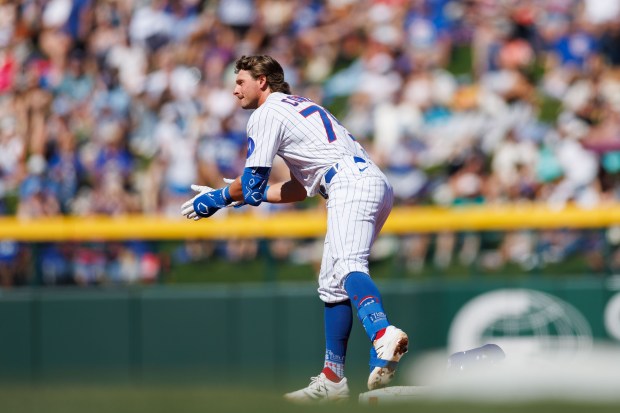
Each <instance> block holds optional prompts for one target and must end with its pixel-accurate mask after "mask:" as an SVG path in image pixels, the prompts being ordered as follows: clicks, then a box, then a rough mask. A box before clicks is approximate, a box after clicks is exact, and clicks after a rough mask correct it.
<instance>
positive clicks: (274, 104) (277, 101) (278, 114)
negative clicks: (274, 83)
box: [250, 92, 290, 122]
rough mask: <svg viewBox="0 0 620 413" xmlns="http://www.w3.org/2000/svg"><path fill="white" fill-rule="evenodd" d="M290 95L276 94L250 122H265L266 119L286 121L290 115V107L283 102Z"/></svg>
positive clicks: (256, 111)
mask: <svg viewBox="0 0 620 413" xmlns="http://www.w3.org/2000/svg"><path fill="white" fill-rule="evenodd" d="M288 96H289V95H286V94H284V93H280V92H275V93H272V94H270V95H269V97H268V98H267V100H266V101H265V102H264V103H263V104H262V105H261V106H260V107H259V108H258V109H256V110H255V111H254V112H253V113H252V115H251V116H250V122H264V120H265V119H276V120H280V121H284V120H285V119H286V118H287V117H288V115H289V113H288V112H289V111H290V109H289V106H290V105H287V104H286V103H284V102H283V100H285V99H286V98H287V97H288Z"/></svg>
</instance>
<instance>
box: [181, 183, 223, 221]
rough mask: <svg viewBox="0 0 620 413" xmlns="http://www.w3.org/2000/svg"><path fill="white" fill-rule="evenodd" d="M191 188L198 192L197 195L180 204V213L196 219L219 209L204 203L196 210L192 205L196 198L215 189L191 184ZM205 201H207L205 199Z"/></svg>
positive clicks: (208, 215)
mask: <svg viewBox="0 0 620 413" xmlns="http://www.w3.org/2000/svg"><path fill="white" fill-rule="evenodd" d="M191 188H192V190H194V191H196V192H198V195H196V196H194V197H193V198H192V199H190V200H189V201H186V202H185V203H184V204H183V205H182V206H181V215H184V216H185V218H187V219H193V220H194V221H198V220H199V219H200V218H208V217H210V216H211V215H213V214H215V213H216V212H217V211H218V210H219V209H220V208H218V207H215V205H213V206H212V207H209V206H208V205H206V204H205V206H204V208H202V207H200V208H201V210H200V211H197V210H196V207H195V206H194V203H195V202H196V200H197V199H198V198H200V197H201V196H203V195H206V194H208V193H210V192H213V191H215V190H214V189H213V188H211V187H210V186H203V185H192V186H191ZM207 202H209V201H208V200H207ZM203 204H204V203H203Z"/></svg>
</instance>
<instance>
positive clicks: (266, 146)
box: [245, 92, 368, 196]
mask: <svg viewBox="0 0 620 413" xmlns="http://www.w3.org/2000/svg"><path fill="white" fill-rule="evenodd" d="M247 133H248V158H247V160H246V164H245V166H246V167H256V166H268V167H271V166H272V163H273V158H274V157H275V155H279V156H280V157H281V158H282V159H283V160H284V162H285V163H286V165H287V166H288V168H289V169H290V171H291V173H292V174H293V176H294V177H295V178H296V179H297V180H298V181H299V182H300V183H301V184H302V185H303V186H304V187H305V188H306V192H307V194H308V196H314V195H316V193H317V191H318V187H319V184H320V181H321V177H322V176H323V175H324V173H325V171H326V170H327V169H329V168H330V167H331V166H332V165H334V164H335V163H336V162H338V161H339V160H341V159H342V158H343V157H345V156H347V155H349V156H359V157H364V158H367V157H368V155H367V154H366V153H365V151H364V149H363V148H362V147H361V145H360V144H359V143H357V142H356V141H355V140H354V139H353V137H352V136H351V134H349V132H348V131H347V129H346V128H345V127H344V126H342V125H341V124H340V123H339V122H338V121H337V120H336V118H335V117H334V116H333V115H332V114H331V113H329V112H328V111H327V110H326V109H325V108H323V107H322V106H320V105H318V104H316V103H314V102H312V101H311V100H309V99H307V98H304V97H301V96H295V95H286V94H284V93H279V92H275V93H272V94H270V95H269V97H268V98H267V100H266V101H265V102H264V103H263V104H262V105H261V106H260V107H259V108H258V109H256V110H255V111H254V113H252V116H251V117H250V120H249V121H248V126H247Z"/></svg>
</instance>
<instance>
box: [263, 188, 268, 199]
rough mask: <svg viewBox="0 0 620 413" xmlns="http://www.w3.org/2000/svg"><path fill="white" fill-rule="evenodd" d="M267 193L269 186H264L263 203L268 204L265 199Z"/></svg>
mask: <svg viewBox="0 0 620 413" xmlns="http://www.w3.org/2000/svg"><path fill="white" fill-rule="evenodd" d="M267 191H269V185H265V190H264V191H263V202H269V200H268V199H267Z"/></svg>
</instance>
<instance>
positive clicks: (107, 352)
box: [0, 277, 620, 385]
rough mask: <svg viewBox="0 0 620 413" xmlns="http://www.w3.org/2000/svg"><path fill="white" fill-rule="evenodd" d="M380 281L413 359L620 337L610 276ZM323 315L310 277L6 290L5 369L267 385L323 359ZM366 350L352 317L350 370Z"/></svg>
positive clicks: (1, 299)
mask: <svg viewBox="0 0 620 413" xmlns="http://www.w3.org/2000/svg"><path fill="white" fill-rule="evenodd" d="M380 287H381V289H382V291H383V294H384V301H385V306H386V309H387V311H388V314H389V315H390V318H391V321H392V322H393V323H395V324H398V325H399V326H401V327H402V328H404V329H405V330H406V331H408V332H409V333H410V335H411V339H412V348H411V354H412V356H408V357H407V358H406V360H407V363H413V362H414V360H415V356H416V355H420V354H422V353H423V352H425V351H427V350H432V349H437V348H446V347H447V348H448V350H446V351H447V352H450V351H455V350H460V349H461V348H459V346H473V345H475V344H477V343H483V342H488V341H496V342H497V341H499V342H501V343H503V345H505V346H506V348H507V350H506V351H507V353H508V355H510V351H509V350H508V349H510V348H511V345H512V344H514V343H519V344H520V345H522V344H523V342H524V341H526V342H528V343H529V346H528V348H530V349H531V348H537V347H541V346H547V347H548V346H555V347H557V349H558V351H582V350H584V349H586V348H587V347H588V343H589V342H591V341H592V340H604V341H608V342H611V343H616V344H618V345H620V283H619V282H618V281H617V280H616V279H615V278H614V277H609V278H607V279H595V278H587V279H586V278H579V279H554V280H537V279H530V280H521V281H513V282H507V281H491V280H469V281H462V282H455V281H452V282H449V283H445V282H428V283H413V282H405V281H403V282H389V283H382V284H381V285H380ZM322 316H323V313H322V303H321V302H320V301H319V300H318V298H317V296H316V292H315V288H314V286H313V285H309V284H303V285H302V284H292V285H282V284H269V285H245V286H238V285H235V286H232V285H231V286H191V287H189V286H188V287H165V286H162V287H144V288H137V289H118V290H105V289H97V290H75V289H71V290H57V289H55V290H46V289H37V290H14V291H2V292H1V293H0V376H1V377H2V378H3V379H8V380H11V381H14V380H16V379H19V380H25V381H31V382H37V381H46V380H57V379H67V380H80V381H82V380H114V381H126V382H134V381H137V382H139V381H143V380H151V379H153V380H158V379H162V378H164V379H165V378H179V377H182V378H185V379H191V380H199V381H201V382H202V381H206V382H209V381H214V382H217V383H220V384H221V383H225V382H227V381H230V382H231V383H235V382H239V381H243V380H253V379H254V378H255V377H256V374H259V375H260V379H261V384H263V385H272V384H278V383H280V384H281V383H286V382H287V381H289V380H294V379H299V378H300V377H307V376H308V375H310V374H313V373H316V372H317V371H318V369H320V367H321V366H322V364H321V363H322V358H323V354H322V352H323V349H324V346H323V330H322ZM481 320H483V321H482V322H483V323H486V325H480V324H481ZM368 349H369V347H368V343H367V340H366V338H365V336H364V334H363V332H362V329H361V327H360V326H359V323H356V324H355V325H354V330H353V337H352V339H351V342H350V347H349V354H348V365H349V366H351V368H349V374H351V375H357V374H359V375H363V374H365V371H364V369H365V367H364V366H365V365H366V362H367V357H368ZM462 349H465V348H462ZM446 354H447V353H446Z"/></svg>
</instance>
